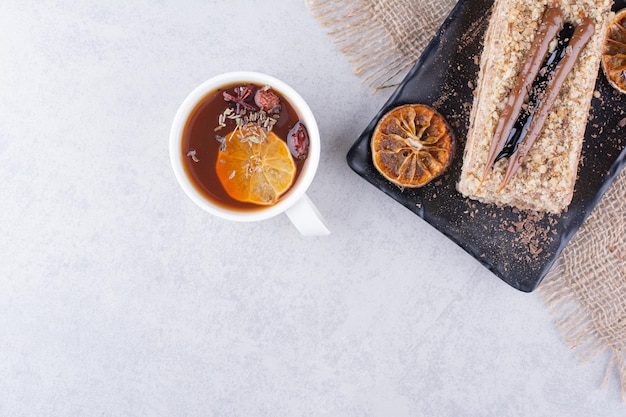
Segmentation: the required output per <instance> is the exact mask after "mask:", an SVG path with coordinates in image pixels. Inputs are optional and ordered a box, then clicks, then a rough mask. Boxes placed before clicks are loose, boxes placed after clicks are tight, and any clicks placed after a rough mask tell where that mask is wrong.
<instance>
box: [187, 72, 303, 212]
mask: <svg viewBox="0 0 626 417" xmlns="http://www.w3.org/2000/svg"><path fill="white" fill-rule="evenodd" d="M309 144H310V141H309V137H308V132H307V128H306V126H305V124H304V123H303V122H302V121H301V119H300V117H299V115H298V113H297V112H296V110H295V109H294V108H293V106H292V105H291V104H290V103H289V101H288V100H287V99H286V98H285V97H284V96H283V95H282V94H281V93H280V92H279V91H277V90H276V89H274V88H272V87H271V86H268V85H260V84H256V83H248V82H238V83H235V84H231V85H226V86H224V87H222V88H219V89H217V90H215V91H213V92H210V93H208V94H207V95H205V96H204V97H203V98H202V99H201V100H200V101H199V102H198V104H197V105H196V106H195V107H194V108H193V110H192V111H191V113H190V114H189V117H188V118H187V121H186V123H185V127H184V129H183V134H182V141H181V151H182V155H183V162H184V163H183V166H184V170H185V172H186V174H187V176H188V177H189V178H190V179H191V182H192V184H193V186H194V188H195V189H196V190H197V191H198V192H199V193H200V194H201V195H202V196H203V197H205V198H207V199H208V200H210V201H212V202H213V203H215V204H217V205H219V206H222V207H224V208H226V209H229V210H237V211H254V210H260V209H263V208H264V207H267V206H271V205H274V204H276V203H277V202H278V201H280V200H281V198H282V197H283V196H284V195H285V194H286V193H287V192H288V191H289V189H290V188H291V187H292V186H293V184H294V183H295V182H296V180H297V178H298V175H299V174H300V172H301V171H302V167H303V165H304V163H305V161H306V159H307V156H308V153H309Z"/></svg>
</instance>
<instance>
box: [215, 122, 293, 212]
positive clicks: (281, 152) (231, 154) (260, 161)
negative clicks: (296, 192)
mask: <svg viewBox="0 0 626 417" xmlns="http://www.w3.org/2000/svg"><path fill="white" fill-rule="evenodd" d="M215 170H216V172H217V177H218V178H219V180H220V182H221V183H222V186H223V187H224V189H225V190H226V192H227V193H228V195H229V196H231V197H232V198H234V199H235V200H238V201H243V202H249V203H255V204H260V205H270V204H274V203H276V202H277V201H278V199H279V198H280V196H281V195H283V194H284V193H285V192H286V191H287V190H289V188H290V187H291V185H292V184H293V182H294V180H295V178H296V164H295V162H294V160H293V158H292V156H291V154H290V153H289V148H288V147H287V144H286V143H285V142H284V141H283V140H282V139H280V138H279V137H278V136H276V134H274V133H273V132H271V131H270V132H266V131H262V128H260V127H258V126H251V125H247V126H243V127H242V128H241V129H237V130H235V131H233V132H231V133H230V134H228V135H227V136H226V138H225V141H224V144H223V145H222V147H221V149H220V151H219V152H218V155H217V162H216V163H215Z"/></svg>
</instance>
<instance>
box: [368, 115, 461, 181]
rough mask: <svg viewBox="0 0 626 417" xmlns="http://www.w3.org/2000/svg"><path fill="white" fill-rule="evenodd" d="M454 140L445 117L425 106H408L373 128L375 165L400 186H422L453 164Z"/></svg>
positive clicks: (372, 144) (372, 143) (383, 119)
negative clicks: (451, 162)
mask: <svg viewBox="0 0 626 417" xmlns="http://www.w3.org/2000/svg"><path fill="white" fill-rule="evenodd" d="M454 146H455V140H454V135H453V134H452V130H451V129H450V126H448V123H447V122H446V120H445V119H444V117H443V116H442V115H441V114H439V113H438V112H437V111H435V110H434V109H432V108H430V107H428V106H425V105H423V104H405V105H403V106H400V107H396V108H395V109H393V110H391V111H389V112H388V113H387V114H385V115H384V116H383V117H382V118H381V119H380V121H379V122H378V124H377V125H376V128H375V129H374V133H373V135H372V141H371V147H372V158H373V162H374V166H375V167H376V169H378V171H379V172H380V173H381V174H382V175H383V176H384V177H385V178H387V179H388V180H389V181H391V182H393V183H394V184H397V185H399V186H401V187H410V188H415V187H421V186H423V185H425V184H427V183H428V182H429V181H431V180H432V179H434V178H436V177H437V176H439V175H440V174H441V173H442V172H443V171H444V170H445V169H446V168H447V167H448V165H450V161H451V160H452V157H453V155H454Z"/></svg>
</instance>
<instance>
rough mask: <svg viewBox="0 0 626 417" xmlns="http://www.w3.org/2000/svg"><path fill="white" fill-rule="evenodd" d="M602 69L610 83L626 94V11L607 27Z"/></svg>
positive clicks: (618, 14)
mask: <svg viewBox="0 0 626 417" xmlns="http://www.w3.org/2000/svg"><path fill="white" fill-rule="evenodd" d="M602 69H603V70H604V74H605V75H606V78H607V79H608V80H609V83H610V84H611V85H612V86H613V87H615V88H616V89H617V90H619V91H621V92H622V93H626V9H622V10H621V11H619V12H618V13H617V14H616V15H615V18H614V19H613V20H612V21H611V22H610V23H609V24H608V26H607V29H606V36H605V38H604V46H603V47H602Z"/></svg>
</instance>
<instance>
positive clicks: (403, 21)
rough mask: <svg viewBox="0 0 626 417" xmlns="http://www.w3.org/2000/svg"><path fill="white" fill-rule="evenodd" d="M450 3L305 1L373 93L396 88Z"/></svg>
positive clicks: (445, 14)
mask: <svg viewBox="0 0 626 417" xmlns="http://www.w3.org/2000/svg"><path fill="white" fill-rule="evenodd" d="M454 3H455V0H440V1H436V2H422V3H419V2H415V3H411V2H407V1H402V2H400V1H395V0H386V1H368V0H353V1H349V2H347V1H342V0H305V5H306V7H307V8H308V9H309V11H310V12H311V13H312V14H313V15H314V16H315V18H316V19H317V20H318V21H319V22H320V23H321V24H322V26H324V27H326V28H328V33H329V35H330V36H331V38H332V39H333V40H334V41H335V43H337V44H338V45H339V50H340V51H341V52H342V53H343V54H344V55H346V56H347V57H348V58H349V60H350V62H351V63H352V64H354V65H355V66H356V68H355V70H354V73H355V74H356V75H357V76H358V77H360V78H361V79H362V81H363V83H364V84H366V85H367V86H368V87H369V88H373V89H374V91H377V90H380V89H386V88H390V87H395V86H397V85H398V84H399V83H400V81H401V80H402V78H403V76H404V75H405V73H406V72H407V71H408V69H409V68H410V67H411V66H412V65H413V64H414V63H415V61H417V59H418V58H419V56H420V55H421V53H422V51H423V50H424V48H425V47H426V45H427V44H428V42H429V41H430V39H431V38H432V35H433V33H434V32H435V31H436V29H437V28H438V27H439V26H440V25H441V23H442V22H443V20H444V19H445V17H446V16H447V15H448V13H449V11H450V10H452V7H453V6H454ZM383 6H386V7H383ZM418 11H419V13H418ZM397 16H399V17H397Z"/></svg>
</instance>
